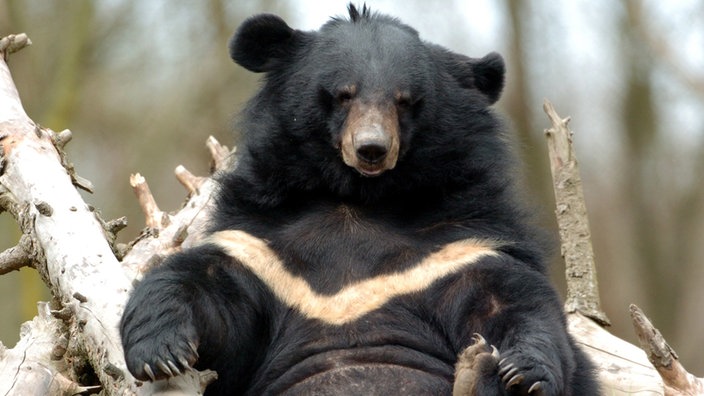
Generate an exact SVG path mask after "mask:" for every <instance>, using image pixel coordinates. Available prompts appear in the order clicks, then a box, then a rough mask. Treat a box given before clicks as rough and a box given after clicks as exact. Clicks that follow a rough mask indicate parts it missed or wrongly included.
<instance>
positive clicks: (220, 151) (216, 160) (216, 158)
mask: <svg viewBox="0 0 704 396" xmlns="http://www.w3.org/2000/svg"><path fill="white" fill-rule="evenodd" d="M205 145H206V147H208V150H210V155H211V157H212V158H213V170H214V171H216V170H220V169H223V168H225V167H226V166H227V159H228V157H229V156H230V150H228V149H227V147H226V146H223V145H222V144H220V142H218V140H217V139H215V138H214V137H213V136H209V137H208V140H207V141H206V142H205Z"/></svg>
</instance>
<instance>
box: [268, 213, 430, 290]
mask: <svg viewBox="0 0 704 396" xmlns="http://www.w3.org/2000/svg"><path fill="white" fill-rule="evenodd" d="M267 240H268V243H269V246H270V247H271V249H272V250H273V251H275V252H276V253H277V254H278V255H279V257H280V258H281V259H282V263H283V265H284V266H285V268H286V269H287V270H288V271H289V272H291V273H292V274H293V275H295V276H300V277H302V278H304V279H306V280H307V282H308V283H310V284H311V286H312V287H313V288H314V289H315V290H316V291H317V292H319V293H322V294H331V293H336V292H338V291H340V290H341V289H342V288H343V287H345V286H346V285H349V284H352V283H358V282H360V281H363V280H367V279H370V278H375V277H379V276H382V275H385V274H390V273H394V272H400V271H404V270H406V269H408V268H410V267H412V266H414V265H415V264H416V263H418V262H419V261H420V260H421V259H422V258H423V257H424V256H426V255H427V254H428V253H429V252H430V251H432V250H433V249H434V246H433V244H431V243H430V242H429V241H426V240H423V239H422V238H418V237H416V236H415V235H413V233H412V232H411V231H410V230H409V229H408V228H406V227H403V226H401V225H399V224H396V222H394V221H392V220H390V219H389V218H382V217H381V215H375V214H374V213H369V212H365V211H363V210H359V209H355V208H352V207H350V206H347V205H338V206H335V207H325V208H321V209H319V210H316V211H310V212H307V213H305V214H304V215H301V216H299V217H297V218H295V220H292V221H289V222H287V223H286V224H282V225H281V226H280V227H279V228H278V229H277V230H275V231H274V232H272V233H271V234H270V236H269V237H268V238H267Z"/></svg>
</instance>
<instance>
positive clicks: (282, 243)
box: [210, 207, 496, 325]
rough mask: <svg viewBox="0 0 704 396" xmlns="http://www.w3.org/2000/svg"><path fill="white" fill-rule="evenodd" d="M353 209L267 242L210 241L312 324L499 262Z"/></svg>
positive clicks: (291, 227)
mask: <svg viewBox="0 0 704 396" xmlns="http://www.w3.org/2000/svg"><path fill="white" fill-rule="evenodd" d="M395 227H396V225H394V224H392V223H389V222H384V221H377V220H374V219H372V220H369V219H366V218H364V217H362V216H360V214H359V212H357V213H355V212H349V211H348V208H346V207H342V208H335V209H333V210H328V211H324V212H311V213H309V214H307V215H306V216H301V217H299V218H297V219H295V220H294V221H289V222H288V223H286V224H282V225H281V226H280V227H279V228H278V230H277V231H276V232H272V233H270V234H269V235H267V236H264V237H262V236H260V235H256V236H255V235H252V234H250V233H248V232H246V231H244V230H227V231H220V232H216V233H214V234H213V235H212V236H211V237H210V242H213V243H215V244H217V245H219V246H220V247H221V248H223V249H224V250H225V251H226V253H227V254H228V255H230V256H231V257H233V258H235V259H236V260H237V261H238V262H239V263H240V264H241V265H243V266H244V267H246V268H247V269H249V270H250V271H251V272H252V273H253V274H254V275H255V276H256V277H257V278H259V279H260V280H261V281H262V282H263V283H264V284H265V286H266V287H267V288H268V289H269V290H270V291H271V292H273V294H274V295H275V296H276V297H277V299H278V300H280V301H281V302H282V303H283V304H284V305H285V306H288V307H290V308H294V309H295V310H297V311H299V312H300V313H302V314H303V316H304V317H306V318H310V319H318V320H321V321H323V322H326V323H330V324H337V325H341V324H344V323H350V322H352V321H355V320H357V319H359V318H361V317H362V316H365V315H366V314H368V313H370V312H372V311H375V310H376V309H378V308H380V307H383V306H384V305H386V304H387V303H388V302H390V301H391V300H393V299H395V298H397V297H401V296H405V295H412V294H415V293H418V292H422V291H424V290H427V289H428V288H429V287H430V286H432V285H433V284H434V283H435V282H437V281H439V280H441V279H443V278H445V277H448V276H450V275H452V274H456V273H458V272H461V271H463V270H465V269H468V268H469V267H470V266H471V265H472V264H473V263H476V262H477V261H478V260H479V259H481V258H482V257H486V256H487V255H495V254H496V252H495V250H494V249H493V246H492V245H491V244H489V243H487V242H486V241H482V240H476V239H471V238H470V239H462V240H456V241H452V242H448V243H446V244H442V245H438V244H437V243H432V242H430V241H427V240H423V239H419V238H414V237H413V234H410V233H408V231H407V230H403V229H400V230H395Z"/></svg>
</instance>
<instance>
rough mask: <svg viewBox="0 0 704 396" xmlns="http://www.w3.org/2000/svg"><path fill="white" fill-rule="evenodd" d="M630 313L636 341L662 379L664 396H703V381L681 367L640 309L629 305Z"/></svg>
mask: <svg viewBox="0 0 704 396" xmlns="http://www.w3.org/2000/svg"><path fill="white" fill-rule="evenodd" d="M630 311H631V319H633V327H634V329H635V331H636V335H637V336H638V341H640V345H641V347H642V348H643V350H645V352H646V353H647V355H648V360H649V361H650V362H651V363H652V364H653V366H654V367H655V369H656V370H657V371H658V373H659V374H660V376H661V377H662V380H663V382H664V385H665V396H683V395H702V394H704V379H702V378H697V377H695V376H693V375H692V374H690V373H688V372H687V370H685V369H684V367H682V364H680V362H679V357H678V356H677V353H675V351H674V350H673V349H672V347H670V345H668V344H667V341H665V338H664V337H663V336H662V334H660V331H658V329H656V328H655V327H654V326H653V324H652V323H650V320H649V319H648V318H647V317H646V316H645V314H644V313H643V311H642V310H641V309H640V308H638V307H637V306H636V305H634V304H631V306H630Z"/></svg>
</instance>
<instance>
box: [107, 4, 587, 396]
mask: <svg viewBox="0 0 704 396" xmlns="http://www.w3.org/2000/svg"><path fill="white" fill-rule="evenodd" d="M349 13H350V19H349V20H348V19H342V18H336V19H332V20H331V21H330V22H328V23H327V24H325V25H324V26H323V27H322V28H321V29H320V30H319V31H316V32H301V31H298V30H294V29H291V28H290V27H288V25H286V23H285V22H284V21H283V20H281V19H280V18H278V17H275V16H272V15H259V16H255V17H252V18H250V19H248V20H247V21H246V22H245V23H244V24H243V25H242V27H240V29H239V30H238V31H237V33H236V34H235V36H234V37H233V40H232V41H231V43H230V54H231V56H232V58H233V59H234V60H235V61H236V62H237V63H239V64H240V65H242V66H244V67H246V68H248V69H249V70H252V71H254V72H266V73H267V74H266V78H265V81H264V83H263V87H262V88H261V90H260V91H259V93H258V94H257V95H256V96H255V97H254V98H253V99H252V100H251V101H250V103H249V105H248V106H247V108H246V110H245V112H244V114H243V117H242V123H241V128H242V129H243V131H244V133H245V142H244V143H243V144H242V145H241V146H240V149H239V150H238V153H239V154H238V155H240V159H239V165H238V166H237V168H236V169H233V170H232V171H229V172H225V173H223V174H222V175H220V177H219V181H220V191H219V195H218V198H217V209H216V211H215V214H214V216H213V219H212V229H211V231H212V232H215V231H219V230H229V229H233V230H243V231H246V232H247V233H249V234H252V235H254V236H256V237H258V238H261V239H264V240H266V241H268V244H269V246H270V247H271V248H272V249H273V250H274V251H275V252H277V254H278V256H279V257H281V258H282V260H283V261H284V265H285V266H286V268H287V269H288V271H289V272H290V273H292V274H294V275H296V276H299V277H302V278H303V279H305V280H306V281H307V283H308V284H310V286H311V288H313V289H314V290H315V291H317V292H318V293H320V294H322V295H332V294H335V293H337V292H338V291H340V290H341V289H342V288H343V287H344V286H346V285H349V284H351V283H353V282H356V281H361V280H364V279H369V278H372V277H375V276H378V275H381V274H389V273H393V272H395V271H402V270H404V269H408V268H411V267H413V266H414V265H415V264H417V263H418V262H419V261H420V260H422V259H423V257H425V256H427V255H428V254H429V253H431V252H433V251H436V250H438V249H439V248H440V247H442V246H444V245H446V244H448V243H451V242H454V241H458V240H462V239H468V238H478V239H485V240H495V241H500V242H501V247H500V248H499V255H497V256H495V257H489V258H484V259H482V260H480V261H479V262H477V263H475V264H473V265H471V266H468V267H466V268H465V269H464V270H463V271H462V272H460V273H456V274H453V275H450V276H447V277H444V278H442V279H440V280H438V281H437V282H435V283H433V284H432V285H431V287H429V288H428V289H426V290H423V291H422V292H418V293H412V294H409V295H404V296H401V297H397V298H394V299H393V300H391V301H390V302H389V303H387V304H385V305H383V306H381V307H380V308H379V309H376V310H374V311H372V312H370V313H368V314H367V315H365V316H364V317H362V318H361V319H359V320H356V321H353V322H350V323H346V324H343V325H331V324H326V323H324V322H321V321H319V320H314V319H308V318H306V317H304V316H303V315H301V314H300V313H299V312H297V311H296V309H293V308H290V307H286V306H284V305H283V304H282V302H281V301H279V300H278V299H277V298H276V297H275V296H274V295H273V293H272V291H271V290H270V288H269V287H268V286H267V285H266V284H264V283H263V282H262V281H261V280H260V279H259V278H257V277H256V276H255V275H254V274H253V273H252V272H251V271H249V270H248V269H247V268H246V267H245V266H243V265H241V264H240V263H239V262H237V261H236V260H234V259H232V258H231V257H229V256H227V255H226V254H225V253H224V251H223V250H221V249H220V248H218V247H216V246H214V245H211V244H208V245H203V246H200V247H196V248H193V249H190V250H187V251H184V252H182V253H179V254H176V255H173V256H171V257H169V258H168V259H167V260H166V262H165V263H164V264H163V265H161V266H160V267H158V268H156V269H154V270H152V271H151V272H149V273H148V274H147V275H146V276H145V278H144V280H143V281H142V282H141V283H140V284H138V285H137V287H136V288H135V291H134V292H133V294H132V296H131V298H130V300H129V302H128V304H127V307H126V310H125V314H124V317H123V320H122V324H121V334H122V340H123V345H124V348H125V354H126V360H127V365H128V368H129V369H130V371H131V372H132V373H133V374H134V375H135V376H136V377H137V378H140V379H148V377H149V373H147V372H146V371H145V366H144V364H145V363H147V364H148V365H149V367H150V368H151V369H152V371H153V373H154V375H155V376H156V377H157V378H165V377H168V376H169V373H168V372H166V371H167V370H163V369H160V368H159V367H160V366H159V364H158V362H159V360H160V359H161V360H162V361H164V362H168V361H171V362H172V363H174V365H175V366H177V368H179V369H183V368H185V367H186V366H190V365H193V366H195V367H197V368H205V367H208V368H212V369H215V370H216V371H217V372H218V374H219V379H218V380H217V381H216V382H215V383H214V384H213V385H211V386H210V387H209V388H208V390H207V394H208V395H226V394H227V395H231V394H248V395H262V394H278V393H288V394H325V395H327V394H331V395H332V394H449V393H450V392H451V389H452V383H453V375H454V364H455V362H456V360H457V355H458V354H459V353H460V352H461V351H462V350H463V349H464V348H466V347H467V346H468V345H470V344H471V343H472V337H473V334H475V333H479V334H481V335H482V336H484V337H485V338H486V340H487V341H488V342H489V343H490V344H492V345H495V346H496V347H497V348H498V350H499V352H500V354H501V357H502V358H506V359H507V360H506V361H505V363H504V364H508V363H506V362H510V363H512V364H513V365H514V366H515V367H517V368H518V373H520V374H523V376H524V380H523V382H522V383H521V384H519V385H517V386H514V387H512V388H510V389H509V392H507V391H505V390H504V386H505V383H503V382H502V381H501V379H500V378H499V376H498V374H497V371H498V370H499V367H496V368H493V367H489V368H488V369H486V371H487V374H486V376H485V377H483V378H482V379H481V383H480V384H477V387H484V388H483V389H484V392H483V393H482V394H483V395H503V394H525V393H526V392H527V389H528V387H529V386H530V385H532V384H533V383H535V382H536V381H542V382H543V387H542V388H543V391H544V392H545V393H544V394H545V395H593V394H597V393H598V392H597V388H596V385H595V382H594V380H593V378H592V374H591V366H590V364H589V362H588V361H587V360H586V358H585V357H584V355H583V354H582V353H581V352H580V351H579V350H578V349H577V348H576V346H575V345H574V343H573V342H572V340H571V339H570V337H569V336H568V334H567V332H566V330H565V318H564V315H563V312H562V305H561V303H560V301H559V299H558V296H557V295H556V293H555V291H554V290H553V288H552V287H551V286H550V285H549V283H548V280H547V277H546V274H545V264H544V257H543V252H544V251H545V246H544V245H543V244H542V242H541V239H540V238H539V237H538V235H539V234H540V233H539V232H536V230H535V229H533V228H532V227H531V226H530V225H529V224H530V222H529V221H528V219H527V218H528V216H527V214H526V211H525V210H524V209H523V208H522V206H521V205H520V203H519V202H518V201H517V199H516V198H515V197H516V194H515V193H514V191H513V187H512V182H511V180H510V179H511V174H512V172H511V169H512V166H513V165H514V164H513V163H512V159H511V158H512V155H511V153H510V152H509V150H508V148H507V144H506V142H505V139H504V138H503V137H502V126H501V123H500V122H499V121H498V120H497V117H496V116H494V115H493V113H492V111H491V110H490V109H489V108H488V106H489V105H491V104H492V103H494V102H495V101H496V100H497V99H498V98H499V95H500V92H501V89H502V87H503V82H504V81H503V78H504V63H503V60H502V59H501V57H500V56H499V55H497V54H490V55H487V56H486V57H484V58H481V59H472V58H468V57H465V56H462V55H459V54H455V53H452V52H450V51H448V50H446V49H444V48H441V47H439V46H436V45H433V44H429V43H426V42H423V41H421V40H420V39H419V37H418V33H417V32H416V31H415V30H413V29H412V28H410V27H408V26H406V25H404V24H402V23H401V22H399V21H398V20H396V19H394V18H391V17H388V16H384V15H379V14H375V13H372V12H370V11H369V9H368V8H366V7H364V8H363V9H362V10H361V12H360V10H357V9H356V8H355V7H353V6H350V9H349ZM350 84H353V85H354V86H355V87H356V91H355V93H354V97H351V98H349V97H347V98H345V99H344V100H352V101H355V100H358V101H364V102H365V103H387V104H388V103H392V105H393V106H395V109H396V113H395V114H396V115H397V117H398V119H397V120H394V122H398V126H399V131H400V140H401V148H400V153H399V158H398V162H397V164H396V166H395V168H394V169H391V170H387V171H386V172H384V173H383V174H381V175H380V176H377V177H364V176H362V175H360V173H359V172H357V171H356V170H355V169H353V168H351V167H349V166H347V165H345V163H343V161H342V159H341V156H340V152H339V149H338V147H339V145H340V133H341V131H342V129H343V127H344V125H345V123H346V121H347V120H346V118H347V109H348V107H347V106H346V105H345V104H343V103H342V100H340V99H339V97H340V91H341V90H343V89H344V87H346V86H349V85H350ZM397 92H404V95H405V96H404V100H403V101H396V99H395V98H396V97H395V96H394V95H395V94H396V93H397ZM189 343H191V344H193V345H195V346H197V353H196V352H195V351H193V350H192V348H191V346H190V345H189ZM172 371H173V370H172Z"/></svg>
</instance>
